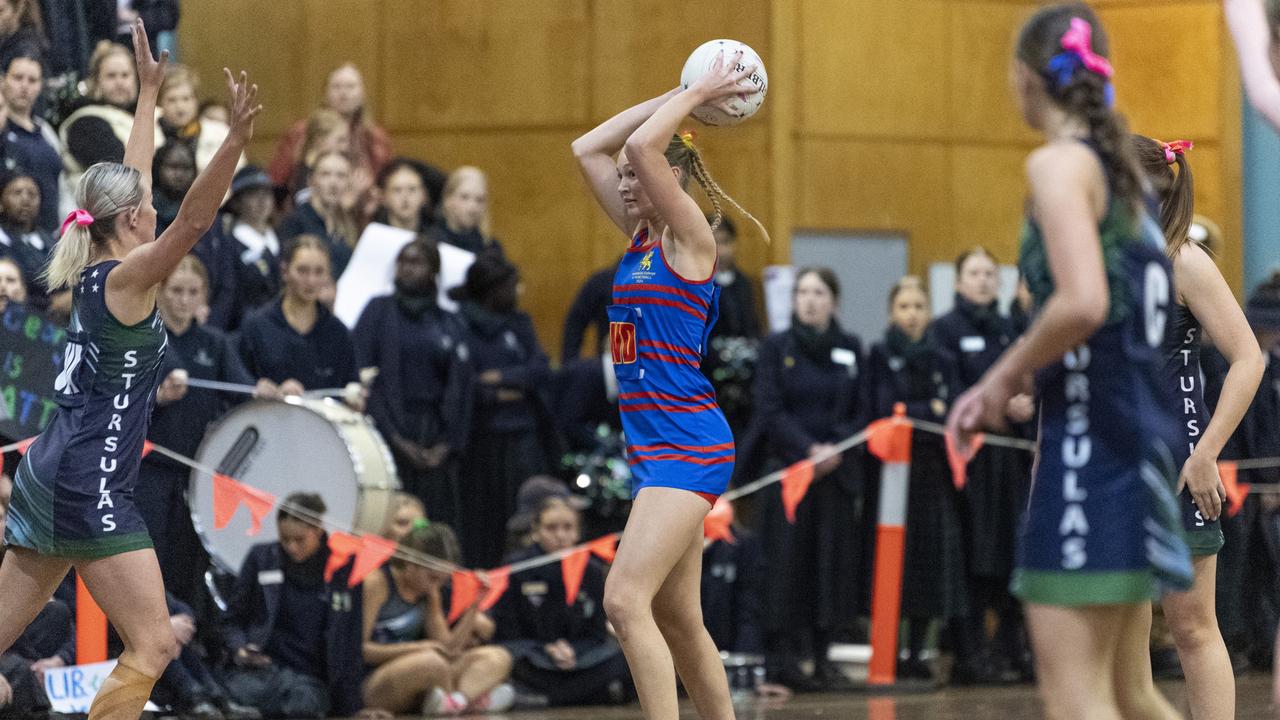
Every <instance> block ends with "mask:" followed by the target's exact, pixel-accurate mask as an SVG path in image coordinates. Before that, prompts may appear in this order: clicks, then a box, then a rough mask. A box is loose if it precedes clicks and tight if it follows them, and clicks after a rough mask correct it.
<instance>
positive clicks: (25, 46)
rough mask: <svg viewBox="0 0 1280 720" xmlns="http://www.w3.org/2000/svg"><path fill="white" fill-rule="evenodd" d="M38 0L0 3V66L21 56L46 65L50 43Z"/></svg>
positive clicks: (3, 0) (14, 0) (4, 0)
mask: <svg viewBox="0 0 1280 720" xmlns="http://www.w3.org/2000/svg"><path fill="white" fill-rule="evenodd" d="M42 26H43V23H42V21H41V19H40V8H39V3H37V2H35V0H0V67H6V66H8V64H9V61H10V60H12V59H13V58H15V57H18V56H19V55H26V56H29V57H33V58H36V59H38V60H39V61H40V64H42V65H43V64H44V62H45V51H46V50H48V48H49V41H48V39H47V38H46V37H45V34H44V28H43V27H42Z"/></svg>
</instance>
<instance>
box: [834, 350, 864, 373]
mask: <svg viewBox="0 0 1280 720" xmlns="http://www.w3.org/2000/svg"><path fill="white" fill-rule="evenodd" d="M831 362H833V363H836V364H837V365H844V366H845V367H847V368H849V369H850V370H853V369H854V368H856V367H857V365H858V356H857V355H855V354H854V353H853V351H852V350H850V349H848V348H831Z"/></svg>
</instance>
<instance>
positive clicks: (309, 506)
mask: <svg viewBox="0 0 1280 720" xmlns="http://www.w3.org/2000/svg"><path fill="white" fill-rule="evenodd" d="M293 508H298V509H299V510H302V511H303V512H304V513H307V514H308V515H314V516H316V517H320V516H323V515H324V513H325V511H326V510H328V508H327V507H325V504H324V498H322V497H320V495H319V494H318V493H307V492H296V493H291V494H290V495H289V496H288V497H286V498H285V499H284V502H283V503H281V504H280V509H279V510H277V511H276V520H277V521H279V520H285V519H288V520H295V521H297V522H303V523H306V524H308V525H315V519H314V518H312V517H307V516H306V515H303V514H301V513H298V512H295V511H294V510H293Z"/></svg>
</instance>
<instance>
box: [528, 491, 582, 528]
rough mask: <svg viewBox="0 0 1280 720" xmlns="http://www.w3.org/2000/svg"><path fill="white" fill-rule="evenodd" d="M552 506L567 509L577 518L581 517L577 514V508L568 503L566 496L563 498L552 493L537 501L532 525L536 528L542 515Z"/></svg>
mask: <svg viewBox="0 0 1280 720" xmlns="http://www.w3.org/2000/svg"><path fill="white" fill-rule="evenodd" d="M553 508H564V509H565V510H568V511H569V512H571V513H573V516H574V517H576V518H578V519H579V520H581V519H582V517H581V515H579V514H578V509H577V508H575V507H574V506H573V505H570V504H569V500H568V498H565V497H563V496H560V495H552V496H551V497H548V498H545V499H543V501H542V502H540V503H538V512H536V513H534V515H533V527H535V528H536V527H538V526H539V525H541V524H542V516H543V515H544V514H546V512H547V511H548V510H551V509H553Z"/></svg>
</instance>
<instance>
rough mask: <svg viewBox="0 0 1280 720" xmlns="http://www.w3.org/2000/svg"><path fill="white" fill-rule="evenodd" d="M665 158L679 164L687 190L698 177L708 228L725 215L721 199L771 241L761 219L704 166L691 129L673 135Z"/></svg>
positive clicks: (718, 224) (714, 227)
mask: <svg viewBox="0 0 1280 720" xmlns="http://www.w3.org/2000/svg"><path fill="white" fill-rule="evenodd" d="M666 157H667V162H669V163H671V165H672V167H678V168H680V171H681V176H680V185H681V187H683V188H684V189H685V190H688V183H689V178H693V179H694V180H695V181H697V183H698V186H699V187H701V188H702V191H703V192H704V193H705V194H706V196H707V198H708V199H709V200H711V208H712V211H713V212H712V221H711V229H712V230H715V229H716V228H718V227H720V221H721V219H722V218H723V217H724V203H728V204H729V206H730V207H732V208H733V209H734V210H736V211H738V212H739V213H741V214H742V215H743V216H745V217H746V218H747V219H748V220H750V221H751V222H753V223H755V226H756V227H757V228H759V229H760V234H761V235H763V236H764V240H765V242H768V243H772V242H773V240H772V238H770V237H769V231H768V230H767V229H765V226H764V223H762V222H760V221H759V220H757V219H756V216H755V215H752V214H751V213H749V212H747V209H746V208H744V207H742V205H741V204H739V203H738V201H737V200H734V199H733V198H732V197H731V196H730V195H729V193H727V192H725V191H724V188H722V187H720V184H719V183H717V182H716V181H715V178H713V177H711V171H710V170H708V169H707V165H706V163H705V162H704V161H703V159H702V153H701V152H699V151H698V148H697V147H695V146H694V144H693V133H692V132H690V133H687V135H686V136H681V135H673V136H671V142H670V143H668V145H667V151H666Z"/></svg>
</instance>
